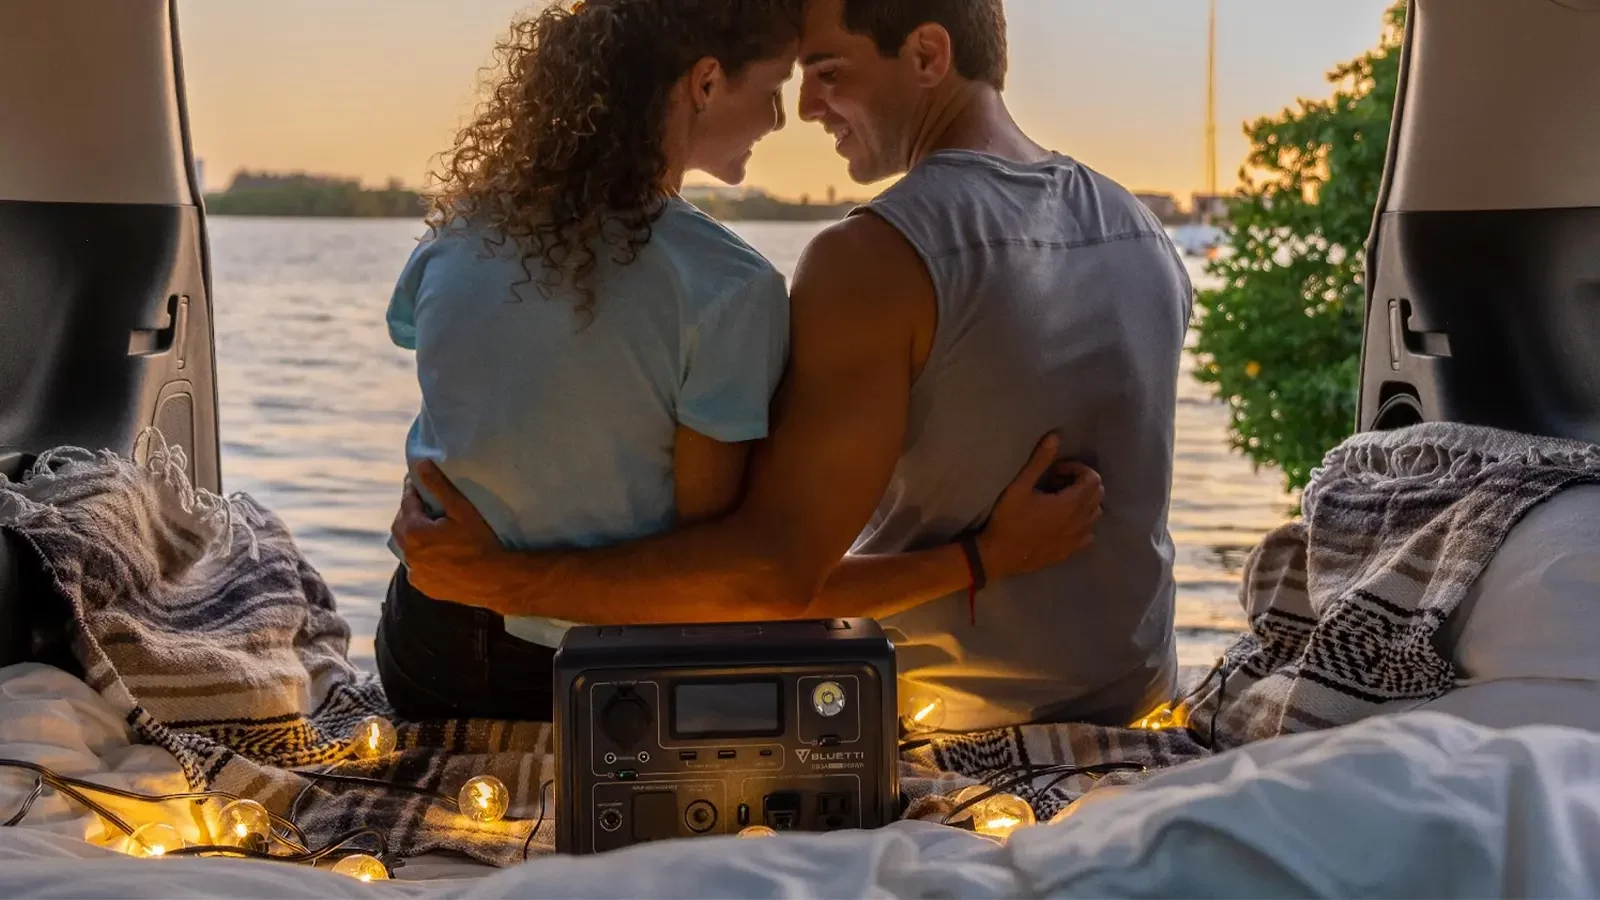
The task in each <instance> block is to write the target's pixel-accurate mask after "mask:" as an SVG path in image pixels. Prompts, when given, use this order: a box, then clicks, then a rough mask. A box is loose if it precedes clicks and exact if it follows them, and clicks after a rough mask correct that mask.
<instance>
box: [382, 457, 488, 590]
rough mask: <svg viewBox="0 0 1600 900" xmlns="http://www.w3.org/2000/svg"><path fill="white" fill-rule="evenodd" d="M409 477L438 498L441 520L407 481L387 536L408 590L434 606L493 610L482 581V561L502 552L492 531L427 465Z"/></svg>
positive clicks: (447, 481)
mask: <svg viewBox="0 0 1600 900" xmlns="http://www.w3.org/2000/svg"><path fill="white" fill-rule="evenodd" d="M412 477H413V478H415V479H416V480H417V481H418V482H420V483H421V484H422V486H423V487H424V488H426V489H427V491H428V493H429V494H431V495H432V496H434V497H436V498H438V501H439V504H440V505H441V506H443V507H444V517H443V518H439V519H435V518H433V517H432V516H430V515H429V514H428V510H427V508H426V507H425V506H424V505H423V503H422V497H421V495H419V494H418V493H417V489H416V487H415V486H414V485H413V484H412V483H411V481H410V480H409V479H408V480H407V481H406V490H405V494H404V496H402V497H401V499H400V511H399V512H398V513H396V514H395V517H394V524H393V525H392V526H391V528H390V531H391V532H392V533H393V534H394V538H395V542H396V543H398V544H399V545H400V551H401V552H402V553H404V554H405V560H406V577H407V578H408V579H409V580H410V582H411V586H412V587H414V588H416V589H417V590H419V591H421V592H422V593H424V594H426V595H428V596H429V597H433V598H434V599H437V600H448V601H451V602H453V603H461V604H465V605H468V606H479V607H483V608H485V609H495V603H496V600H497V592H496V591H495V590H493V588H492V584H491V583H489V582H486V581H485V579H484V577H483V576H484V575H485V574H486V572H487V571H488V569H489V567H488V565H487V563H488V561H489V560H491V559H493V558H495V557H497V556H499V555H500V554H501V553H503V552H504V551H503V548H502V547H501V545H500V539H499V537H498V536H496V535H495V533H494V529H493V528H490V527H489V523H488V522H486V521H484V519H483V516H482V515H480V514H479V513H478V510H477V509H476V508H475V507H474V506H473V505H472V503H471V501H469V500H467V498H466V497H465V496H464V495H462V493H461V492H460V491H458V490H456V486H455V485H453V484H451V483H450V479H449V478H447V477H445V474H444V472H443V471H441V470H440V469H439V467H438V466H437V465H435V464H434V463H433V462H432V461H431V460H424V461H422V462H420V463H418V464H417V468H416V471H415V472H413V473H412Z"/></svg>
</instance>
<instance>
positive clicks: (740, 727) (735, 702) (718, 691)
mask: <svg viewBox="0 0 1600 900" xmlns="http://www.w3.org/2000/svg"><path fill="white" fill-rule="evenodd" d="M782 730H783V721H782V710H781V709H780V707H779V703H778V682H776V681H737V682H733V681H714V682H701V683H692V682H691V683H681V684H676V685H674V686H673V688H672V731H673V733H674V734H677V735H681V736H684V737H689V736H693V737H738V736H740V735H762V734H779V733H781V732H782Z"/></svg>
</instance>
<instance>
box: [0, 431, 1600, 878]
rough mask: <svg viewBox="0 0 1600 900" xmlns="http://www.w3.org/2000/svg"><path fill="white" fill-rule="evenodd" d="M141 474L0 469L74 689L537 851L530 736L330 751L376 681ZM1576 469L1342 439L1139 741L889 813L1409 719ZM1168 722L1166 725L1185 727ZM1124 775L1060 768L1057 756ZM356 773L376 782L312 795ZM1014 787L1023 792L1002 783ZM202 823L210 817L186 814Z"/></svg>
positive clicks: (459, 847) (197, 782)
mask: <svg viewBox="0 0 1600 900" xmlns="http://www.w3.org/2000/svg"><path fill="white" fill-rule="evenodd" d="M144 456H145V462H143V463H135V462H133V461H131V460H128V459H124V458H121V457H118V456H115V455H112V454H107V453H98V454H96V453H89V452H86V451H82V450H76V449H61V450H58V451H55V452H52V453H48V454H45V455H44V456H42V457H41V458H40V459H39V461H38V463H37V464H36V465H35V466H34V467H33V468H32V470H31V471H30V472H29V474H28V475H27V477H25V478H24V479H23V481H22V482H20V483H17V484H11V483H7V482H5V481H4V480H3V479H0V528H4V529H6V530H8V531H9V532H10V533H12V534H13V535H15V536H17V537H20V538H21V539H22V540H23V541H25V542H26V543H27V544H28V545H29V546H31V547H32V548H33V550H34V551H35V552H36V553H37V555H38V556H39V558H40V560H41V561H42V562H43V563H44V564H45V567H46V569H47V571H48V572H49V574H50V576H51V578H52V580H53V583H54V587H55V589H56V591H57V592H58V593H59V594H60V596H61V598H62V599H64V600H65V601H66V602H67V603H68V605H69V606H70V607H71V609H72V610H73V615H74V617H75V619H76V625H77V628H76V633H75V638H74V641H75V646H74V653H75V655H76V656H77V658H78V659H79V661H80V662H81V663H82V665H83V667H84V669H85V671H86V673H87V674H86V679H87V681H88V683H89V684H90V685H91V686H93V687H94V688H95V689H96V690H98V691H99V692H101V693H102V694H103V695H104V696H105V697H106V698H107V699H108V700H109V701H110V702H112V703H113V704H114V705H115V706H116V707H117V708H119V709H121V710H123V711H124V712H125V714H126V715H127V718H128V722H129V724H130V726H131V727H132V729H133V730H134V732H135V733H136V734H137V735H138V736H139V737H140V738H141V739H142V740H145V741H147V742H149V743H152V744H156V745H159V746H161V747H164V748H166V749H168V750H170V751H171V752H172V753H173V754H174V755H176V756H177V758H178V759H179V761H180V762H181V764H182V765H183V769H184V771H185V773H186V775H187V777H188V779H189V781H190V784H191V786H192V787H193V789H195V790H216V791H226V792H229V793H233V794H238V795H241V796H249V797H253V798H256V799H258V800H260V801H262V802H263V803H265V804H267V805H268V806H269V808H272V809H273V810H274V811H275V812H278V813H280V814H286V815H292V817H293V818H294V820H295V821H296V822H297V823H298V824H299V825H300V826H301V827H302V829H303V830H304V831H305V832H306V835H307V838H308V839H309V840H310V842H311V843H313V844H316V843H321V842H326V841H328V840H331V839H333V838H334V837H335V836H337V835H342V834H345V833H347V832H349V831H352V830H354V829H357V828H362V827H370V828H374V829H376V830H378V831H379V832H381V833H383V834H384V835H385V837H386V841H387V845H388V851H389V854H390V857H391V859H402V858H404V857H408V856H414V855H418V854H422V853H428V852H431V851H454V852H459V853H464V854H466V855H469V856H471V857H473V858H476V859H478V860H480V861H483V862H486V863H490V864H493V865H509V864H513V863H515V862H518V861H521V860H522V859H524V858H526V857H527V856H528V855H536V854H541V853H547V852H550V850H551V848H552V844H553V837H554V822H553V820H552V818H551V817H550V816H546V815H543V809H544V806H545V805H546V803H547V802H548V801H549V800H550V799H551V795H552V790H553V787H552V785H551V783H550V779H551V774H552V773H553V765H552V760H551V757H550V752H551V734H550V727H549V726H548V725H545V724H539V723H505V722H485V721H447V722H430V723H403V722H396V725H397V727H398V741H397V750H396V752H395V753H393V754H390V755H388V756H385V757H383V758H382V759H380V760H377V761H374V762H359V761H356V760H354V759H352V752H351V751H352V737H353V735H354V732H355V728H356V725H357V723H359V722H360V721H361V720H362V719H363V718H365V717H367V716H370V715H378V716H383V717H385V718H390V719H393V712H392V710H391V709H390V708H389V707H388V704H387V702H386V701H385V700H384V697H383V693H382V690H381V687H380V685H379V684H378V682H377V680H376V677H375V676H374V675H371V674H369V673H364V672H361V671H359V670H357V669H356V668H355V667H354V666H353V665H351V664H350V662H349V660H348V657H347V648H348V643H349V629H348V626H347V625H346V624H345V622H344V620H343V619H342V618H341V617H340V616H339V614H338V611H337V607H336V604H335V602H334V598H333V597H332V595H331V594H330V592H329V591H328V588H327V586H326V585H325V584H324V583H323V581H322V579H321V578H320V576H318V574H317V573H316V571H315V570H314V569H313V568H312V567H311V566H310V564H309V563H308V562H307V561H306V560H305V558H304V556H303V555H302V554H301V553H300V551H299V550H298V548H297V547H296V546H295V544H294V541H293V539H292V537H291V536H290V534H289V531H288V529H287V528H286V527H285V526H284V524H283V523H282V522H281V521H280V520H279V519H278V518H277V517H276V516H274V515H273V514H272V513H271V512H270V511H268V510H266V509H264V508H262V507H261V506H260V505H259V504H257V503H256V502H255V501H254V500H253V499H252V498H250V497H249V496H248V495H244V494H235V495H233V496H230V497H226V498H223V497H217V496H214V495H211V494H208V493H206V492H203V491H198V490H195V489H194V488H193V487H192V486H190V485H189V484H188V482H187V481H186V479H185V476H184V470H185V469H184V460H183V459H182V456H181V451H178V450H176V449H173V450H169V449H168V448H166V447H165V445H164V444H163V443H162V442H161V441H160V439H159V436H152V437H150V439H149V449H148V452H147V453H145V454H144ZM1595 480H1600V450H1597V449H1596V448H1593V447H1589V446H1588V445H1579V444H1568V443H1564V442H1552V441H1542V440H1537V439H1531V438H1525V437H1522V436H1516V435H1506V434H1504V433H1501V432H1490V431H1487V430H1481V429H1466V428H1461V427H1459V426H1419V427H1418V428H1416V429H1410V430H1407V431H1404V432H1396V433H1391V434H1387V435H1373V436H1358V437H1357V438H1353V439H1351V441H1349V442H1347V443H1346V444H1345V445H1343V446H1341V447H1340V448H1338V449H1336V450H1335V451H1333V452H1332V453H1330V454H1329V456H1328V458H1327V461H1326V463H1325V465H1324V467H1323V468H1322V469H1320V470H1319V471H1318V473H1317V475H1316V478H1315V479H1314V480H1313V483H1312V485H1311V486H1310V487H1309V488H1308V489H1307V491H1306V495H1305V498H1304V508H1305V512H1306V515H1305V519H1304V521H1300V522H1294V523H1290V524H1288V525H1286V526H1284V527H1283V528H1280V529H1278V530H1277V531H1275V532H1273V533H1272V534H1271V535H1269V536H1268V537H1267V538H1266V540H1264V541H1263V542H1262V544H1261V545H1260V546H1259V547H1258V548H1257V549H1256V550H1255V552H1254V553H1253V554H1252V556H1251V558H1250V561H1249V563H1248V565H1247V569H1246V573H1245V578H1244V583H1243V586H1242V589H1241V602H1243V603H1244V605H1245V608H1246V610H1247V611H1248V612H1249V621H1250V631H1249V633H1248V634H1246V635H1244V636H1242V637H1241V638H1240V639H1239V640H1238V642H1237V643H1236V644H1235V645H1234V646H1233V647H1232V648H1230V650H1229V651H1228V653H1227V654H1226V655H1225V656H1224V658H1223V660H1222V661H1220V662H1219V665H1218V668H1217V670H1216V671H1215V673H1214V674H1215V675H1216V676H1217V677H1216V678H1213V679H1208V681H1207V682H1205V683H1203V684H1202V685H1201V686H1200V688H1199V689H1198V690H1197V691H1195V692H1193V694H1192V695H1191V696H1189V697H1188V698H1186V699H1184V700H1182V701H1181V702H1175V703H1174V705H1173V708H1172V710H1170V711H1169V712H1167V713H1165V714H1163V715H1161V716H1157V717H1155V718H1154V719H1153V720H1152V721H1153V722H1154V723H1155V724H1157V725H1171V726H1178V727H1167V728H1160V729H1149V728H1146V729H1123V728H1104V727H1099V726H1091V725H1054V726H1025V727H1018V728H1008V729H1001V730H997V731H993V732H988V733H984V734H972V735H939V736H935V737H933V738H931V739H928V740H925V741H918V742H915V743H913V744H910V745H908V747H907V749H906V750H905V751H904V753H903V754H902V766H901V776H902V790H903V791H904V793H905V794H906V798H907V800H908V801H909V802H910V803H909V807H908V809H907V813H906V814H907V815H908V816H911V817H917V818H934V819H937V818H940V817H942V816H943V815H944V814H945V813H947V812H948V811H949V810H950V808H951V805H952V804H951V800H950V796H951V795H952V794H953V793H955V791H957V790H958V789H960V788H962V787H965V786H967V785H971V784H975V783H988V784H995V785H998V784H1001V783H1003V782H1004V783H1005V787H1006V789H1007V790H1008V791H1010V792H1012V793H1016V794H1018V795H1019V796H1022V797H1023V798H1025V799H1027V800H1029V801H1030V802H1031V804H1032V805H1033V807H1034V810H1035V812H1036V814H1037V815H1038V816H1039V817H1040V818H1041V819H1043V818H1046V817H1048V816H1050V815H1052V814H1054V813H1055V812H1057V811H1058V810H1059V809H1061V808H1062V807H1064V806H1066V805H1067V804H1069V803H1070V802H1072V801H1073V800H1074V799H1076V798H1078V797H1080V796H1082V795H1083V794H1084V793H1085V792H1087V791H1089V790H1090V789H1091V788H1094V787H1095V786H1096V785H1097V784H1098V785H1103V784H1108V783H1128V782H1130V781H1136V780H1139V779H1140V778H1143V777H1146V776H1147V774H1148V773H1150V772H1153V771H1156V770H1159V769H1161V768H1165V767H1169V766H1172V765H1177V764H1179V763H1182V762H1185V761H1188V760H1192V759H1195V758H1198V757H1200V756H1204V755H1207V754H1208V753H1210V752H1212V748H1213V747H1230V746H1236V745H1238V744H1241V743H1245V742H1248V741H1253V740H1260V739H1263V738H1267V737H1271V736H1274V735H1278V734H1286V733H1292V732H1297V731H1305V730H1312V729H1318V728H1325V727H1331V726H1335V725H1342V724H1348V723H1350V722H1354V721H1357V720H1359V719H1362V718H1365V717H1367V716H1370V715H1374V714H1377V713H1381V712H1386V711H1391V710H1395V709H1398V708H1409V707H1410V706H1414V705H1417V704H1420V703H1422V702H1425V701H1426V700H1428V699H1432V698H1434V697H1437V696H1439V695H1440V694H1442V693H1444V692H1445V691H1446V690H1448V689H1449V687H1450V685H1451V683H1452V679H1453V672H1452V670H1451V667H1450V665H1449V662H1448V660H1447V659H1445V658H1443V657H1441V656H1440V655H1439V653H1438V651H1437V650H1436V649H1435V648H1434V646H1433V642H1432V637H1433V635H1434V633H1435V632H1436V631H1437V630H1438V628H1439V626H1440V625H1441V624H1442V623H1443V621H1444V620H1445V618H1446V617H1447V616H1448V615H1449V613H1450V611H1451V610H1453V609H1454V607H1455V604H1456V603H1457V602H1459V600H1460V598H1461V596H1462V595H1463V594H1464V593H1465V591H1466V589H1467V588H1468V587H1470V585H1471V582H1472V581H1473V580H1474V579H1475V578H1476V577H1477V574H1478V573H1479V572H1480V571H1481V570H1482V568H1483V566H1484V565H1485V564H1486V563H1487V562H1488V559H1489V557H1490V556H1491V555H1492V554H1493V552H1494V549H1495V548H1496V547H1498V546H1499V543H1500V542H1501V541H1502V540H1503V538H1504V536H1505V534H1506V532H1508V531H1509V530H1510V528H1511V526H1512V525H1513V524H1515V522H1516V521H1517V519H1518V518H1520V516H1521V515H1522V514H1523V513H1524V512H1526V510H1527V509H1529V508H1531V507H1532V506H1533V505H1534V504H1535V503H1538V502H1539V501H1541V500H1543V499H1545V498H1547V497H1549V496H1551V495H1553V494H1554V493H1556V492H1557V491H1559V490H1561V489H1562V488H1564V487H1566V486H1568V485H1571V484H1575V483H1579V482H1583V481H1595ZM1184 726H1186V727H1184ZM1107 764H1122V765H1124V766H1131V767H1136V768H1133V769H1129V770H1126V771H1120V772H1117V773H1114V774H1110V775H1104V776H1089V775H1078V776H1071V777H1064V776H1069V775H1070V773H1069V772H1066V771H1064V770H1063V768H1062V767H1065V766H1071V767H1085V768H1092V767H1104V766H1106V765H1107ZM319 773H322V774H326V773H332V774H336V775H338V774H342V775H363V776H369V777H375V778H378V779H381V780H383V781H385V782H388V783H390V784H392V785H394V786H395V787H394V789H374V788H371V787H367V786H355V785H348V784H343V783H330V782H328V781H326V780H321V779H318V778H316V777H314V776H315V775H317V774H319ZM1023 773H1037V777H1036V778H1029V779H1025V780H1022V781H1015V776H1016V775H1018V774H1023ZM479 774H492V775H495V776H497V777H499V778H500V779H501V780H502V781H503V782H504V783H505V784H506V785H507V786H508V788H509V789H510V791H511V795H512V796H511V800H512V803H511V810H510V813H509V816H510V818H508V819H507V820H505V821H503V822H499V823H493V824H479V823H474V822H471V821H470V820H468V819H466V818H465V817H463V816H461V815H459V814H458V812H457V811H456V810H455V809H454V807H453V804H452V803H450V802H449V801H448V800H444V799H441V795H442V796H443V797H452V796H453V795H454V794H455V792H456V790H457V789H458V787H459V786H460V785H461V784H462V783H463V782H465V781H466V780H467V779H468V778H470V777H472V776H474V775H479ZM210 812H211V813H213V814H214V812H215V811H214V810H211V811H210Z"/></svg>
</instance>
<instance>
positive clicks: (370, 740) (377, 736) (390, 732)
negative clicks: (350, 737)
mask: <svg viewBox="0 0 1600 900" xmlns="http://www.w3.org/2000/svg"><path fill="white" fill-rule="evenodd" d="M394 745H395V734H394V726H393V725H391V724H390V723H389V720H388V719H385V718H384V717H382V716H368V717H366V718H365V719H362V720H361V724H360V725H357V726H356V734H355V752H356V755H357V756H359V757H361V758H362V759H377V758H379V757H381V756H388V755H389V754H391V753H393V752H394Z"/></svg>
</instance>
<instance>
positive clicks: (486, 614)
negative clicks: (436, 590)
mask: <svg viewBox="0 0 1600 900" xmlns="http://www.w3.org/2000/svg"><path fill="white" fill-rule="evenodd" d="M377 658H378V677H379V678H381V679H382V681H383V690H384V693H385V694H387V695H388V698H389V703H390V705H391V706H393V707H394V710H395V712H396V713H398V714H399V715H400V717H401V718H402V719H404V720H405V721H408V722H427V721H436V720H439V719H456V718H475V719H511V720H522V721H531V722H548V721H550V714H551V696H550V695H551V664H552V663H553V662H554V659H555V651H554V650H552V649H550V648H549V647H542V646H540V645H538V644H534V643H530V642H528V641H524V640H522V639H521V638H517V637H513V636H511V635H509V634H507V633H506V627H505V619H504V618H502V617H500V616H499V615H497V614H495V613H492V612H490V611H488V610H486V609H476V608H473V607H470V606H462V605H460V604H456V603H445V602H443V601H439V600H434V599H433V598H431V597H428V596H426V595H425V594H423V593H421V592H420V591H418V590H417V589H416V588H414V587H412V586H411V583H410V582H409V581H407V580H406V570H405V567H404V566H401V567H400V568H399V569H398V570H397V571H396V572H395V574H394V578H393V579H392V580H391V581H390V582H389V596H388V597H387V598H386V599H385V600H384V604H383V617H382V618H381V619H380V620H379V622H378V636H377Z"/></svg>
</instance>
